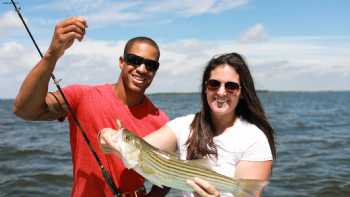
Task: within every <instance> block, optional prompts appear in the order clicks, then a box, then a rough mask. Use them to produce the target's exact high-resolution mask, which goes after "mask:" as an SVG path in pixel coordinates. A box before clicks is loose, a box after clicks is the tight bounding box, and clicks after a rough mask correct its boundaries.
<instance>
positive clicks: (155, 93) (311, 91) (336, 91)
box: [0, 90, 350, 100]
mask: <svg viewBox="0 0 350 197" xmlns="http://www.w3.org/2000/svg"><path fill="white" fill-rule="evenodd" d="M257 92H258V93H342V92H344V93H347V92H350V90H257ZM180 94H182V95H191V94H200V92H153V93H146V95H180ZM14 99H15V98H0V100H14Z"/></svg>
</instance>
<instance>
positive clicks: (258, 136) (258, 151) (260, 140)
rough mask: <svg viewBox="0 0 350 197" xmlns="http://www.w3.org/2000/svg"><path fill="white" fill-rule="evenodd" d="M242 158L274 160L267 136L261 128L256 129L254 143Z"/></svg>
mask: <svg viewBox="0 0 350 197" xmlns="http://www.w3.org/2000/svg"><path fill="white" fill-rule="evenodd" d="M241 160H246V161H268V160H272V153H271V150H270V145H269V142H268V140H267V137H266V136H265V134H264V133H263V131H261V130H260V129H256V130H255V133H254V138H253V140H252V143H251V144H250V145H249V146H248V148H247V149H246V151H245V152H244V153H243V157H242V159H241Z"/></svg>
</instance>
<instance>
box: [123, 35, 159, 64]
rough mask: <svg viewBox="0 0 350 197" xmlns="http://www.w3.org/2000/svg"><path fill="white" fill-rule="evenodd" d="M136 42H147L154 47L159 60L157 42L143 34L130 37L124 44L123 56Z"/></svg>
mask: <svg viewBox="0 0 350 197" xmlns="http://www.w3.org/2000/svg"><path fill="white" fill-rule="evenodd" d="M137 42H143V43H147V44H149V45H151V46H153V47H154V48H156V49H157V61H158V60H159V57H160V51H159V47H158V45H157V43H156V42H155V41H154V40H152V39H151V38H149V37H145V36H140V37H135V38H132V39H130V40H129V41H128V42H127V43H126V45H125V48H124V57H125V56H126V54H128V52H129V50H130V49H131V47H132V46H133V45H134V44H135V43H137Z"/></svg>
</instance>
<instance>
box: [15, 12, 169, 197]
mask: <svg viewBox="0 0 350 197" xmlns="http://www.w3.org/2000/svg"><path fill="white" fill-rule="evenodd" d="M86 28H87V23H86V21H85V19H83V18H81V17H72V18H69V19H66V20H64V21H62V22H60V23H58V24H57V25H56V27H55V31H54V35H53V38H52V41H51V44H50V47H49V48H48V50H47V51H46V53H45V55H44V57H43V58H42V59H41V60H40V61H39V63H38V64H37V65H36V66H35V67H34V68H33V69H32V70H31V71H30V73H29V74H28V75H27V76H26V78H25V80H24V81H23V83H22V86H21V88H20V90H19V92H18V95H17V97H16V100H15V103H14V106H13V111H14V113H15V114H16V115H17V116H19V117H21V118H23V119H25V120H56V119H63V118H65V117H67V118H68V120H69V128H70V143H71V151H72V162H73V186H72V193H71V195H72V196H94V197H96V196H113V193H112V191H111V190H110V188H109V186H108V184H107V183H106V181H105V180H104V178H103V176H102V173H101V171H100V169H99V166H98V164H97V162H96V161H95V159H94V157H93V154H92V152H91V151H90V150H89V148H88V145H87V143H86V141H85V140H84V138H83V136H82V134H81V133H80V132H79V131H78V130H79V128H78V126H77V124H76V123H75V122H74V120H73V119H74V118H73V115H72V114H71V113H69V112H68V111H67V106H66V105H65V103H64V100H63V97H62V95H61V94H60V93H59V92H48V84H49V80H50V74H51V73H52V72H53V70H54V68H55V65H56V62H57V61H58V60H59V58H60V57H61V56H62V55H63V54H64V52H65V50H66V49H68V48H69V47H70V46H72V44H73V43H74V41H75V40H79V41H81V40H82V39H83V37H84V35H85V29H86ZM159 57H160V52H159V47H158V45H157V44H156V43H155V42H154V41H153V40H152V39H150V38H147V37H136V38H133V39H131V40H129V41H128V42H127V44H126V46H125V49H124V54H123V56H121V57H120V58H119V67H120V69H121V73H120V76H119V79H118V81H117V83H115V84H103V85H95V86H89V85H71V86H68V87H65V88H63V92H64V94H65V96H66V98H67V100H68V103H69V104H70V106H71V107H72V109H73V111H74V112H75V114H76V116H77V118H78V119H79V121H80V123H81V127H82V128H83V130H84V131H85V132H86V135H87V137H88V139H89V140H90V142H91V145H92V147H93V148H94V149H95V151H96V153H97V156H98V157H99V158H100V160H101V162H102V164H103V165H104V167H105V168H106V169H107V171H108V172H109V173H110V174H111V177H112V179H113V181H114V182H115V183H116V186H117V187H118V190H120V191H121V192H122V193H123V194H122V196H128V197H129V196H130V197H132V196H144V195H145V194H144V193H143V192H142V190H143V188H144V187H143V183H144V179H143V178H142V177H141V176H140V175H138V174H137V173H136V172H134V171H132V170H128V169H126V168H125V167H124V165H123V163H122V161H121V160H120V159H118V158H117V157H115V156H112V155H105V154H103V153H102V152H101V150H100V149H99V148H98V143H97V133H98V131H99V130H100V129H102V128H105V127H110V128H116V123H115V120H116V119H119V120H121V123H122V125H123V127H125V128H128V129H129V130H131V131H134V132H135V133H137V134H138V135H140V136H145V135H147V134H149V133H150V132H153V131H155V130H157V129H159V128H160V127H161V126H163V125H164V124H165V123H166V122H167V121H168V117H167V116H166V115H165V113H164V112H162V111H160V110H159V109H158V108H157V107H155V106H154V105H153V104H152V102H151V101H150V100H149V99H148V98H147V97H146V96H145V94H144V93H145V90H146V89H147V87H148V86H149V85H150V84H151V82H152V80H153V78H154V76H155V74H156V71H157V69H158V67H159V63H158V60H159ZM166 192H167V191H166V190H162V189H160V188H157V187H155V186H154V187H153V188H152V190H151V192H150V193H149V194H148V195H149V196H163V195H165V194H166Z"/></svg>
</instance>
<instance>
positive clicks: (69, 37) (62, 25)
mask: <svg viewBox="0 0 350 197" xmlns="http://www.w3.org/2000/svg"><path fill="white" fill-rule="evenodd" d="M86 28H87V23H86V21H85V19H84V18H83V17H78V16H75V17H71V18H68V19H66V20H63V21H61V22H59V23H58V24H57V25H56V27H55V32H54V35H53V37H52V41H51V44H50V47H49V49H48V50H47V52H46V54H45V56H46V57H50V58H56V59H58V58H60V57H61V56H62V55H63V54H64V52H65V50H66V49H68V48H69V47H71V46H72V44H73V43H74V40H75V39H77V40H79V41H81V40H82V39H83V38H84V35H85V29H86Z"/></svg>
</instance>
